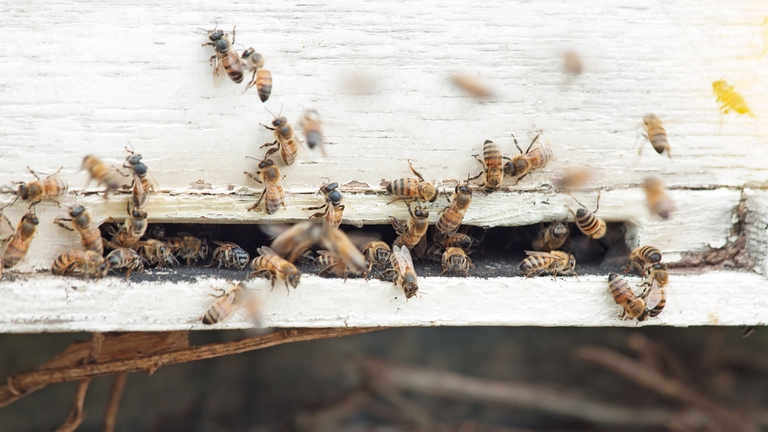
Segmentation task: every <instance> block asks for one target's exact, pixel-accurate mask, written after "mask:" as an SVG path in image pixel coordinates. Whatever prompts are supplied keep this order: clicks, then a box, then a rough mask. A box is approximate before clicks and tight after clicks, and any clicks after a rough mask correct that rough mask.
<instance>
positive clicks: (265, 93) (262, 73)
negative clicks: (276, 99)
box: [256, 69, 272, 102]
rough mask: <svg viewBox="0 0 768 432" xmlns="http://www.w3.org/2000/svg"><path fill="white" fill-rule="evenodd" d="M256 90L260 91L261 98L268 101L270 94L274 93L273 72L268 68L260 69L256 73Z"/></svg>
mask: <svg viewBox="0 0 768 432" xmlns="http://www.w3.org/2000/svg"><path fill="white" fill-rule="evenodd" d="M256 90H257V91H258V92H259V99H261V101H262V102H266V101H267V99H269V95H270V94H272V73H271V72H269V71H268V70H266V69H259V71H258V72H257V73H256Z"/></svg>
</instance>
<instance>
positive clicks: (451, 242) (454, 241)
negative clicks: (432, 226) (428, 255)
mask: <svg viewBox="0 0 768 432" xmlns="http://www.w3.org/2000/svg"><path fill="white" fill-rule="evenodd" d="M433 240H434V241H435V243H437V244H438V245H440V247H442V248H443V249H448V248H452V247H457V248H461V249H463V250H464V252H466V253H467V254H471V253H472V252H474V250H475V249H477V247H478V246H480V240H478V239H476V238H474V237H472V236H469V235H466V234H462V233H455V234H452V235H450V236H444V235H441V234H440V233H435V235H434V237H433Z"/></svg>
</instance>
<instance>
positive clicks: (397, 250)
mask: <svg viewBox="0 0 768 432" xmlns="http://www.w3.org/2000/svg"><path fill="white" fill-rule="evenodd" d="M403 249H405V250H408V248H406V247H402V248H401V247H400V246H395V247H394V248H393V249H392V260H393V261H394V266H396V267H397V271H398V272H399V273H400V274H404V273H405V272H406V270H408V263H407V262H406V260H405V258H404V256H403V253H402V250H403ZM409 256H410V255H409Z"/></svg>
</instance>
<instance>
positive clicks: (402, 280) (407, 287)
mask: <svg viewBox="0 0 768 432" xmlns="http://www.w3.org/2000/svg"><path fill="white" fill-rule="evenodd" d="M391 260H392V267H393V268H394V269H395V279H394V281H393V282H394V283H395V285H397V286H398V287H400V288H401V289H402V290H403V292H404V293H405V298H406V300H407V299H409V298H411V297H413V296H415V295H416V292H417V291H418V290H419V281H418V277H417V276H416V271H415V270H414V267H413V260H412V259H411V253H410V252H409V251H408V248H406V247H400V246H394V247H393V248H392V258H391Z"/></svg>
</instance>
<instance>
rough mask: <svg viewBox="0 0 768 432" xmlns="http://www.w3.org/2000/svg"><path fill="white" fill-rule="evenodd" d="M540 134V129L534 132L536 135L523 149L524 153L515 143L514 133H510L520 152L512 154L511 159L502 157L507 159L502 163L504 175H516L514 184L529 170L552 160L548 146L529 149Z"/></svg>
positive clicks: (551, 153) (541, 166) (552, 154)
mask: <svg viewBox="0 0 768 432" xmlns="http://www.w3.org/2000/svg"><path fill="white" fill-rule="evenodd" d="M540 135H541V131H539V133H537V134H536V136H535V137H534V138H533V140H532V141H531V144H530V145H529V146H528V148H527V149H526V150H525V153H523V150H522V149H521V148H520V146H519V145H518V144H517V138H515V134H512V139H513V140H514V141H515V147H517V150H519V151H520V154H518V155H515V156H513V157H512V159H510V158H508V157H505V158H504V159H507V160H509V162H507V163H506V164H504V175H505V176H512V177H517V180H516V181H515V184H517V183H518V182H520V180H522V178H523V177H525V176H527V175H528V173H530V172H531V171H533V170H535V169H539V168H543V167H545V166H546V165H547V164H548V163H549V162H550V161H552V157H553V156H554V153H553V152H552V150H550V149H549V148H548V147H543V146H539V147H537V148H535V149H534V150H533V151H531V147H533V144H534V143H535V142H536V140H538V139H539V136H540Z"/></svg>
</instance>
